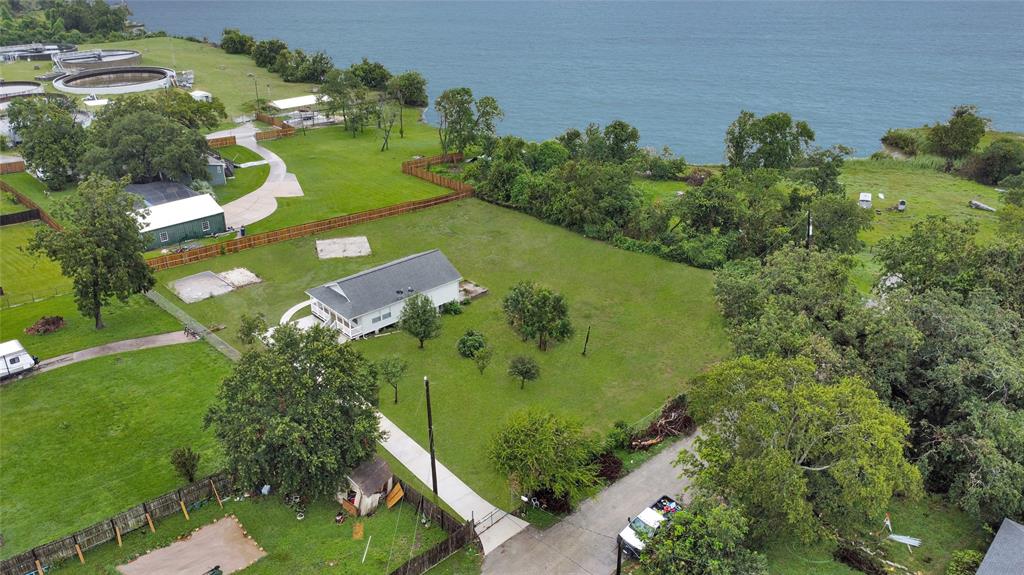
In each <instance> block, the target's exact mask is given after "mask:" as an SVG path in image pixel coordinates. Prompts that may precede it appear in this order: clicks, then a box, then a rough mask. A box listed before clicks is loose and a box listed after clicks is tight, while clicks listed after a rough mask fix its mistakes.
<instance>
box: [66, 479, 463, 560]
mask: <svg viewBox="0 0 1024 575" xmlns="http://www.w3.org/2000/svg"><path fill="white" fill-rule="evenodd" d="M338 509H339V506H338V504H337V503H334V502H326V501H325V502H320V503H316V504H313V505H311V506H309V507H308V508H307V509H306V517H305V519H303V520H302V521H298V520H296V519H295V512H294V511H293V510H292V509H291V508H289V507H287V506H286V505H284V504H282V503H281V502H280V500H279V499H278V498H277V497H273V496H271V497H270V498H268V499H265V500H259V501H256V500H245V501H241V502H237V501H226V502H225V503H224V509H220V508H219V507H217V504H216V503H207V504H205V505H204V506H203V507H202V508H201V509H199V510H198V511H195V512H193V513H191V521H189V522H186V521H185V519H184V518H183V517H182V516H180V515H175V516H171V517H168V518H166V519H163V520H161V521H160V522H159V523H158V524H157V527H156V529H157V531H156V533H152V534H151V533H149V531H148V530H146V529H141V530H137V531H133V532H132V533H130V534H129V535H127V536H126V537H125V539H124V547H121V548H118V547H117V545H114V544H106V545H103V546H101V547H99V548H97V549H93V550H90V551H86V553H85V557H86V563H85V565H81V564H79V563H78V561H77V560H71V561H68V562H66V563H65V564H64V566H63V567H62V568H60V569H59V570H58V573H61V574H62V575H63V574H65V573H66V574H67V575H75V574H83V575H84V574H104V575H106V574H109V573H117V571H115V570H114V569H115V567H116V566H117V565H123V564H125V563H127V562H129V561H130V560H131V559H133V558H135V557H136V556H138V555H141V554H144V553H146V552H147V551H150V550H153V549H157V548H160V547H166V546H167V545H170V544H171V543H173V542H174V541H175V539H177V538H178V537H184V536H187V535H188V534H189V532H190V531H192V530H193V529H196V528H198V527H199V526H201V525H203V524H206V523H210V522H213V521H215V520H217V519H219V518H221V517H223V516H224V515H226V514H234V515H235V516H236V517H238V520H239V521H240V522H241V524H242V525H243V526H244V527H245V529H246V531H247V532H248V534H249V535H250V536H251V537H252V538H253V540H254V541H255V542H256V543H258V544H259V545H260V546H261V547H262V548H263V549H264V550H265V551H266V552H267V556H266V557H263V558H262V559H260V560H259V561H257V562H256V563H255V564H253V565H252V566H250V567H248V568H246V569H245V574H246V575H250V574H251V575H263V574H267V575H271V574H273V575H277V574H280V573H293V574H298V575H301V574H314V573H345V574H346V575H347V574H353V575H379V574H382V573H389V572H391V571H392V570H394V569H395V568H396V567H398V566H399V565H401V564H402V563H404V562H405V561H408V560H409V559H410V558H411V557H415V556H416V555H419V554H420V553H422V552H424V551H426V550H427V549H428V548H430V547H431V546H433V545H434V544H436V543H438V542H440V541H442V540H443V539H444V538H445V537H446V535H445V532H444V531H443V530H441V528H440V527H438V526H437V525H431V526H430V528H426V527H424V526H423V525H421V524H420V523H419V521H417V515H416V510H415V508H414V507H412V506H411V505H409V504H407V503H402V504H399V505H398V506H396V507H393V508H391V509H388V508H387V507H382V508H381V509H380V510H379V511H378V512H377V513H375V514H374V515H372V516H370V517H363V518H359V519H358V520H356V519H352V518H349V519H348V520H346V521H345V523H343V524H341V525H336V524H335V523H334V514H335V513H337V511H338ZM357 521H358V522H360V523H362V524H363V539H361V540H355V539H352V526H353V525H354V524H355V523H356V522H357ZM367 543H369V549H368V550H367V549H366V546H367ZM364 550H365V551H366V562H365V563H363V562H362V557H363V552H364ZM441 573H451V574H452V575H455V574H456V573H458V574H462V573H470V572H468V571H456V572H452V571H447V572H444V571H442V572H441ZM474 573H479V570H477V571H475V572H474Z"/></svg>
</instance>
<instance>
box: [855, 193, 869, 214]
mask: <svg viewBox="0 0 1024 575" xmlns="http://www.w3.org/2000/svg"><path fill="white" fill-rule="evenodd" d="M857 203H858V204H860V207H862V208H864V209H865V210H870V209H871V192H861V194H860V201H858V202H857Z"/></svg>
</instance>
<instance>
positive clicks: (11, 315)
mask: <svg viewBox="0 0 1024 575" xmlns="http://www.w3.org/2000/svg"><path fill="white" fill-rule="evenodd" d="M51 315H59V316H61V317H63V318H64V322H65V326H64V328H62V329H61V330H60V331H57V332H55V333H50V334H46V335H28V334H27V333H25V328H27V327H29V326H30V325H32V324H34V323H35V322H36V321H37V320H38V319H39V318H40V317H43V316H51ZM103 321H104V323H105V324H106V327H105V328H103V329H100V330H97V329H96V328H94V327H93V321H92V318H86V317H82V315H81V314H80V313H79V312H78V308H76V307H75V300H74V297H73V296H71V295H64V296H60V297H55V298H51V299H47V300H44V301H40V302H36V303H32V304H25V305H18V306H14V307H9V308H3V309H0V341H7V340H9V339H18V340H20V341H21V343H22V345H24V346H25V349H27V350H28V351H29V353H31V354H32V355H35V356H38V357H39V358H41V359H46V358H49V357H55V356H58V355H61V354H64V353H69V352H72V351H78V350H80V349H86V348H90V347H95V346H97V345H103V344H105V343H110V342H112V341H120V340H122V339H131V338H135V337H143V336H147V335H154V334H158V333H167V332H170V331H176V330H179V329H181V324H180V323H178V320H176V319H174V317H173V316H171V315H170V314H168V313H167V312H165V311H164V310H162V309H160V308H158V307H157V306H156V305H155V304H154V303H152V302H151V301H149V300H148V299H147V298H146V297H145V296H141V295H137V296H133V297H131V298H130V299H129V300H128V301H127V303H121V302H119V301H117V300H114V301H112V302H111V303H110V304H109V305H108V306H106V307H104V308H103Z"/></svg>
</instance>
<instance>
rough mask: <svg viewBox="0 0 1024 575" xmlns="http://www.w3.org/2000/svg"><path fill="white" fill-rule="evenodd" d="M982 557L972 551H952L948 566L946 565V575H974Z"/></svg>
mask: <svg viewBox="0 0 1024 575" xmlns="http://www.w3.org/2000/svg"><path fill="white" fill-rule="evenodd" d="M984 557H985V555H984V554H982V553H981V552H980V551H974V550H972V549H967V550H964V551H954V552H953V556H952V558H951V559H950V560H949V564H948V565H946V575H974V573H975V572H976V571H977V570H978V567H980V566H981V560H982V559H983V558H984Z"/></svg>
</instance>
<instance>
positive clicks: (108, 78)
mask: <svg viewBox="0 0 1024 575" xmlns="http://www.w3.org/2000/svg"><path fill="white" fill-rule="evenodd" d="M174 80H175V78H174V70H170V69H168V68H157V67H152V66H132V67H122V68H104V69H101V70H86V71H83V72H75V73H73V74H68V75H66V76H61V77H60V78H57V79H56V80H54V81H53V87H54V88H57V89H58V90H60V91H61V92H67V93H69V94H128V93H130V92H145V91H147V90H157V89H161V88H169V87H171V86H173V85H174Z"/></svg>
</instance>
